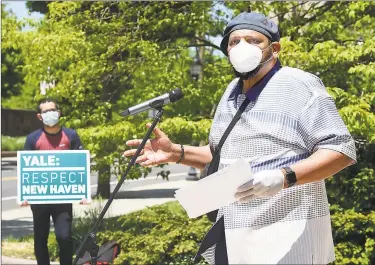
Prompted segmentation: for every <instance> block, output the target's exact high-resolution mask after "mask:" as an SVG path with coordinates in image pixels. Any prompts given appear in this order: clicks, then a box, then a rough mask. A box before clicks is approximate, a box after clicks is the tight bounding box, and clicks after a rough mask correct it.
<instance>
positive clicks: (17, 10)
mask: <svg viewBox="0 0 375 265" xmlns="http://www.w3.org/2000/svg"><path fill="white" fill-rule="evenodd" d="M2 3H3V4H5V9H6V10H10V9H11V10H12V11H13V13H14V14H15V15H16V16H17V17H18V18H42V17H43V14H41V13H39V12H32V13H31V14H30V15H29V14H28V13H29V10H28V9H27V8H26V1H2Z"/></svg>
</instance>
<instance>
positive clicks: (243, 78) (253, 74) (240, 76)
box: [232, 64, 263, 80]
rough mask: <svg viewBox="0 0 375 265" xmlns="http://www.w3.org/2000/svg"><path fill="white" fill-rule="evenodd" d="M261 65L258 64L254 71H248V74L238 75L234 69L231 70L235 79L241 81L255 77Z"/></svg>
mask: <svg viewBox="0 0 375 265" xmlns="http://www.w3.org/2000/svg"><path fill="white" fill-rule="evenodd" d="M262 66H263V64H259V65H258V66H257V67H256V68H255V69H254V70H252V71H250V72H246V73H240V72H237V71H236V69H234V67H232V68H233V71H234V74H235V76H236V77H239V78H240V79H241V80H248V79H250V78H252V77H254V76H256V74H257V73H258V72H259V70H260V68H262Z"/></svg>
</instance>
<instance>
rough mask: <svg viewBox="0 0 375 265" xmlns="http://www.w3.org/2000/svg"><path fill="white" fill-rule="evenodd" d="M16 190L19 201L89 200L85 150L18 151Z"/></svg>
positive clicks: (50, 202) (87, 155)
mask: <svg viewBox="0 0 375 265" xmlns="http://www.w3.org/2000/svg"><path fill="white" fill-rule="evenodd" d="M17 189H18V192H17V202H18V203H19V204H21V203H22V202H23V201H26V200H27V201H28V203H29V204H59V203H73V202H79V201H81V200H82V199H86V200H87V201H91V188H90V153H89V151H88V150H51V151H48V150H46V151H18V152H17Z"/></svg>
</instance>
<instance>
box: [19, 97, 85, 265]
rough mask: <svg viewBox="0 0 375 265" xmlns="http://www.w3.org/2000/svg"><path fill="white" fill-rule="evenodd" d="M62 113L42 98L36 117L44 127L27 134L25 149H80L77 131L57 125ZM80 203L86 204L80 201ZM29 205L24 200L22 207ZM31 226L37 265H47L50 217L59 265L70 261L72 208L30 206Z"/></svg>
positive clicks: (53, 103)
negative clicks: (57, 250) (32, 227)
mask: <svg viewBox="0 0 375 265" xmlns="http://www.w3.org/2000/svg"><path fill="white" fill-rule="evenodd" d="M60 116H61V111H60V109H59V105H58V103H57V102H56V101H54V100H52V99H43V100H41V101H40V102H39V104H38V109H37V118H38V119H39V120H41V121H42V122H43V128H41V129H38V130H36V131H34V132H32V133H30V134H29V135H28V136H27V138H26V142H25V146H24V150H80V149H82V144H81V140H80V138H79V136H78V134H77V132H76V131H74V130H72V129H68V128H65V127H62V126H60V124H59V118H60ZM80 204H86V202H85V201H81V202H80ZM27 205H29V204H28V202H27V201H24V202H23V203H22V204H21V206H27ZM31 211H32V213H33V224H34V251H35V256H36V259H37V262H38V265H49V264H50V258H49V253H48V235H49V232H50V217H52V220H53V223H54V227H55V235H56V240H57V243H58V245H59V257H60V264H61V265H71V264H72V262H73V260H72V259H73V242H72V219H73V206H72V204H71V203H68V204H34V205H31Z"/></svg>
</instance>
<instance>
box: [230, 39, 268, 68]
mask: <svg viewBox="0 0 375 265" xmlns="http://www.w3.org/2000/svg"><path fill="white" fill-rule="evenodd" d="M268 47H269V46H268ZM268 47H267V48H268ZM267 48H266V49H267ZM262 55H263V51H262V50H261V49H260V48H259V47H258V46H255V45H252V44H249V43H247V42H246V41H244V40H241V41H240V43H238V44H237V45H236V46H235V47H233V48H232V49H231V50H230V51H229V60H230V63H231V64H232V65H233V67H234V69H236V71H237V72H239V73H247V72H250V71H252V70H254V69H255V68H257V66H258V65H259V64H260V62H261V61H262Z"/></svg>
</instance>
